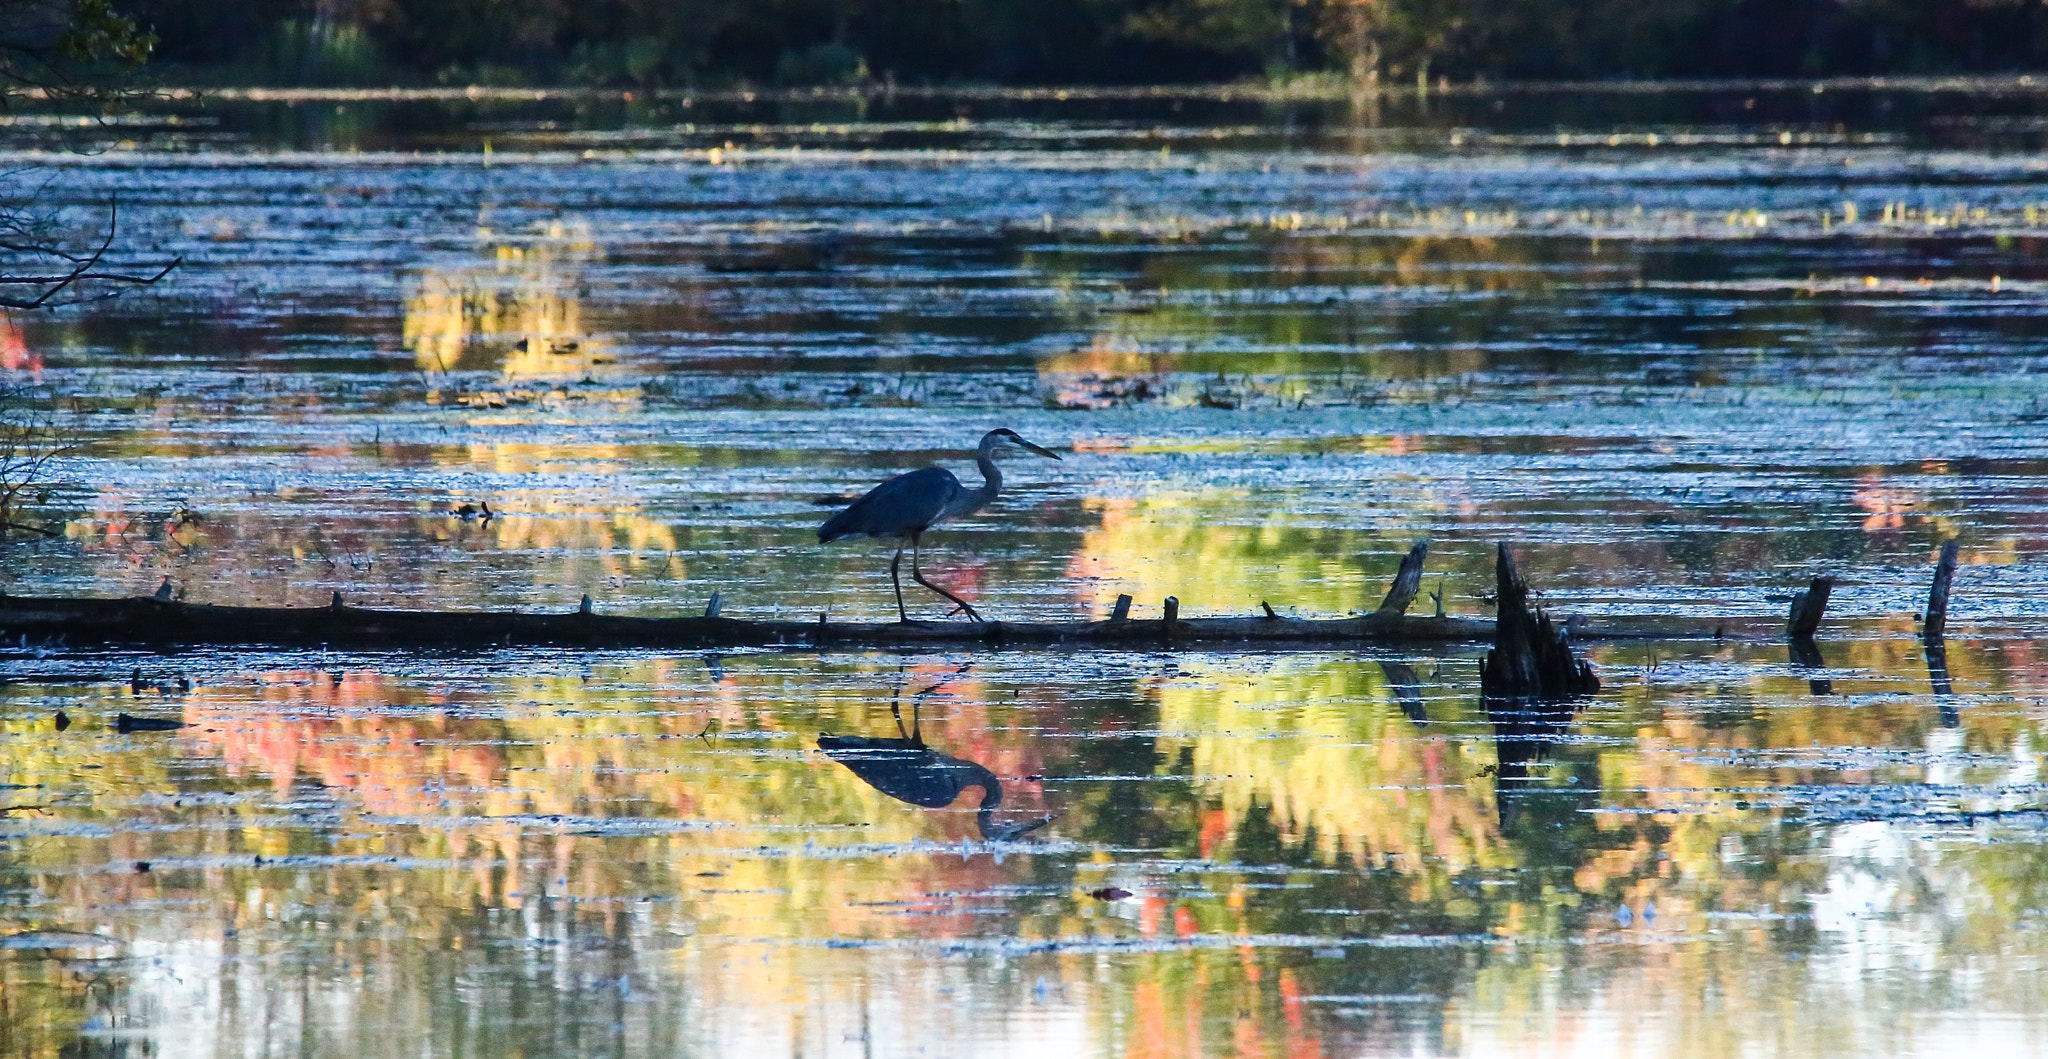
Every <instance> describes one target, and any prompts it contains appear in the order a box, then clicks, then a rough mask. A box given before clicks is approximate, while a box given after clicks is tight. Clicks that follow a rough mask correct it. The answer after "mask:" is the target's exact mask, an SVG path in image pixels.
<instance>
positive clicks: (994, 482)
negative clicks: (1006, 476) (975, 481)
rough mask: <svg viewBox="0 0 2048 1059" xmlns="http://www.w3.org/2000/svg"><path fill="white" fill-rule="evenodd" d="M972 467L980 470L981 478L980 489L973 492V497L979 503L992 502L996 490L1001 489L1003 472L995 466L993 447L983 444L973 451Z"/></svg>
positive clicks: (994, 448)
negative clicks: (977, 497) (976, 498)
mask: <svg viewBox="0 0 2048 1059" xmlns="http://www.w3.org/2000/svg"><path fill="white" fill-rule="evenodd" d="M974 465H975V466H976V467H979V468H981V478H982V482H981V488H980V489H977V490H975V495H977V496H979V497H980V498H981V502H982V503H984V504H985V503H988V502H989V501H991V500H994V499H995V498H996V490H998V489H1001V488H1002V487H1003V471H1002V468H1000V467H997V466H996V447H995V445H993V444H990V443H987V442H984V443H983V444H982V446H981V448H979V449H976V450H975V451H974Z"/></svg>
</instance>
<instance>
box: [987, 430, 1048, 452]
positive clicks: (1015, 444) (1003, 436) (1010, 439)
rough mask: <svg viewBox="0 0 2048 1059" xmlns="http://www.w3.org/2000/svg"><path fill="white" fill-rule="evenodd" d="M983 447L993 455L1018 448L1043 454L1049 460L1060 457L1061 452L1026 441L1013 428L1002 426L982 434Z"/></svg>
mask: <svg viewBox="0 0 2048 1059" xmlns="http://www.w3.org/2000/svg"><path fill="white" fill-rule="evenodd" d="M981 447H982V450H983V451H985V452H987V453H988V454H989V455H991V456H994V455H996V454H997V453H1000V452H1003V451H1004V450H1006V449H1017V450H1021V451H1024V452H1028V453H1031V454H1032V455H1034V456H1043V457H1045V458H1046V459H1049V460H1057V459H1059V458H1060V454H1059V453H1057V452H1054V451H1052V450H1051V449H1046V448H1040V447H1038V446H1037V445H1033V444H1032V443H1030V442H1028V441H1025V440H1024V439H1023V438H1021V437H1018V436H1017V432H1016V431H1014V430H1011V429H1009V428H1008V427H1001V428H998V429H996V430H991V431H989V432H988V433H986V434H983V435H982V436H981Z"/></svg>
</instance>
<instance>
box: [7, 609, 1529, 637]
mask: <svg viewBox="0 0 2048 1059" xmlns="http://www.w3.org/2000/svg"><path fill="white" fill-rule="evenodd" d="M1492 634H1493V623H1492V622H1490V621H1485V620H1481V619H1473V618H1419V617H1408V616H1406V615H1394V616H1386V615H1378V614H1368V615H1364V616H1360V617H1353V618H1329V619H1300V618H1268V617H1265V616H1263V615H1260V616H1250V615H1247V616H1245V617H1241V618H1240V617H1230V618H1185V617H1180V616H1179V615H1177V614H1176V615H1175V616H1174V618H1173V620H1172V622H1171V624H1169V623H1168V622H1167V621H1163V620H1162V621H1147V620H1141V619H1132V618H1124V619H1113V620H1109V621H1070V622H1000V621H992V622H985V623H979V624H977V623H973V622H964V621H955V622H932V623H913V624H908V625H904V624H898V623H896V622H824V621H745V620H742V619H738V618H728V617H722V616H715V617H714V616H705V617H682V618H630V617H614V616H611V615H605V614H594V613H589V612H585V611H582V610H581V608H580V607H579V608H578V609H577V610H575V611H565V612H560V613H553V614H534V613H517V612H505V611H399V610H371V609H367V608H362V607H354V606H341V607H334V606H325V607H225V606H211V605H208V604H202V603H182V602H177V601H166V600H158V599H154V598H148V597H138V598H133V599H72V598H52V597H28V596H0V636H5V637H6V638H8V639H14V638H16V637H20V636H28V637H30V638H32V639H35V640H39V641H44V640H50V639H54V638H57V637H62V638H64V639H65V640H66V642H68V643H72V644H87V643H125V644H141V645H149V646H164V647H173V646H176V647H191V646H205V645H235V644H266V645H274V646H286V647H320V646H329V647H351V648H368V649H384V650H389V649H406V648H435V647H443V648H448V647H453V648H478V647H486V648H487V647H505V646H514V647H540V646H559V647H586V648H621V647H654V648H674V649H695V648H707V647H875V648H898V647H901V648H918V647H946V646H967V645H976V644H981V645H988V646H1000V645H1017V646H1070V647H1087V646H1100V647H1112V648H1113V647H1122V646H1134V647H1136V646H1145V645H1151V644H1166V643H1172V644H1174V645H1176V646H1215V645H1224V644H1238V645H1242V646H1245V647H1249V648H1261V647H1268V646H1270V647H1279V648H1285V647H1288V646H1294V645H1301V646H1317V645H1342V644H1419V645H1430V644H1456V643H1478V642H1481V641H1484V640H1485V639H1487V638H1488V637H1490V636H1491V635H1492Z"/></svg>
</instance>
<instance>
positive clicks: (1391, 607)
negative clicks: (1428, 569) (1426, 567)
mask: <svg viewBox="0 0 2048 1059" xmlns="http://www.w3.org/2000/svg"><path fill="white" fill-rule="evenodd" d="M1428 557H1429V542H1428V541H1416V542H1415V546H1414V547H1413V548H1410V549H1408V555H1407V557H1406V558H1403V559H1402V560H1401V568H1400V569H1399V570H1397V571H1395V572H1394V584H1393V587H1391V588H1389V589H1387V598H1386V599H1384V600H1381V601H1380V609H1379V611H1378V613H1380V614H1406V613H1408V606H1409V604H1412V603H1414V602H1415V596H1416V594H1417V593H1419V592H1421V591H1422V561H1423V560H1424V559H1427V558H1428Z"/></svg>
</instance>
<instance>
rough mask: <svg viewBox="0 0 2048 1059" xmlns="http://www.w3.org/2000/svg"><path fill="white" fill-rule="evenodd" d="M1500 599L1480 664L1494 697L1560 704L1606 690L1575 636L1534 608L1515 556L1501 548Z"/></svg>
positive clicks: (1483, 683)
mask: <svg viewBox="0 0 2048 1059" xmlns="http://www.w3.org/2000/svg"><path fill="white" fill-rule="evenodd" d="M1494 579H1495V581H1496V582H1497V586H1496V590H1495V591H1496V598H1497V600H1498V603H1497V610H1496V611H1495V614H1496V615H1497V617H1496V618H1495V620H1494V621H1495V623H1494V630H1493V650H1491V651H1488V652H1486V660H1485V661H1484V662H1481V663H1480V666H1479V687H1480V690H1481V692H1482V693H1484V694H1485V695H1487V696H1489V697H1501V698H1530V699H1542V700H1547V701H1558V700H1563V699H1569V698H1574V697H1576V696H1579V695H1590V694H1592V693H1594V692H1596V691H1599V690H1600V678H1599V677H1596V676H1594V675H1593V667H1592V666H1590V665H1588V664H1587V663H1586V661H1585V660H1584V659H1582V658H1580V657H1578V655H1576V654H1574V653H1573V652H1572V643H1571V637H1569V636H1567V635H1566V634H1565V631H1564V630H1563V629H1560V628H1557V627H1556V626H1554V625H1552V624H1551V621H1550V615H1548V614H1545V613H1544V612H1543V611H1542V610H1540V609H1538V608H1535V607H1532V606H1530V605H1529V585H1528V583H1527V582H1525V581H1523V580H1522V575H1521V573H1520V572H1519V571H1517V570H1516V569H1515V556H1514V553H1513V552H1510V551H1508V546H1507V545H1505V544H1503V545H1501V546H1500V550H1499V552H1498V553H1497V554H1496V556H1495V559H1494Z"/></svg>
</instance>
